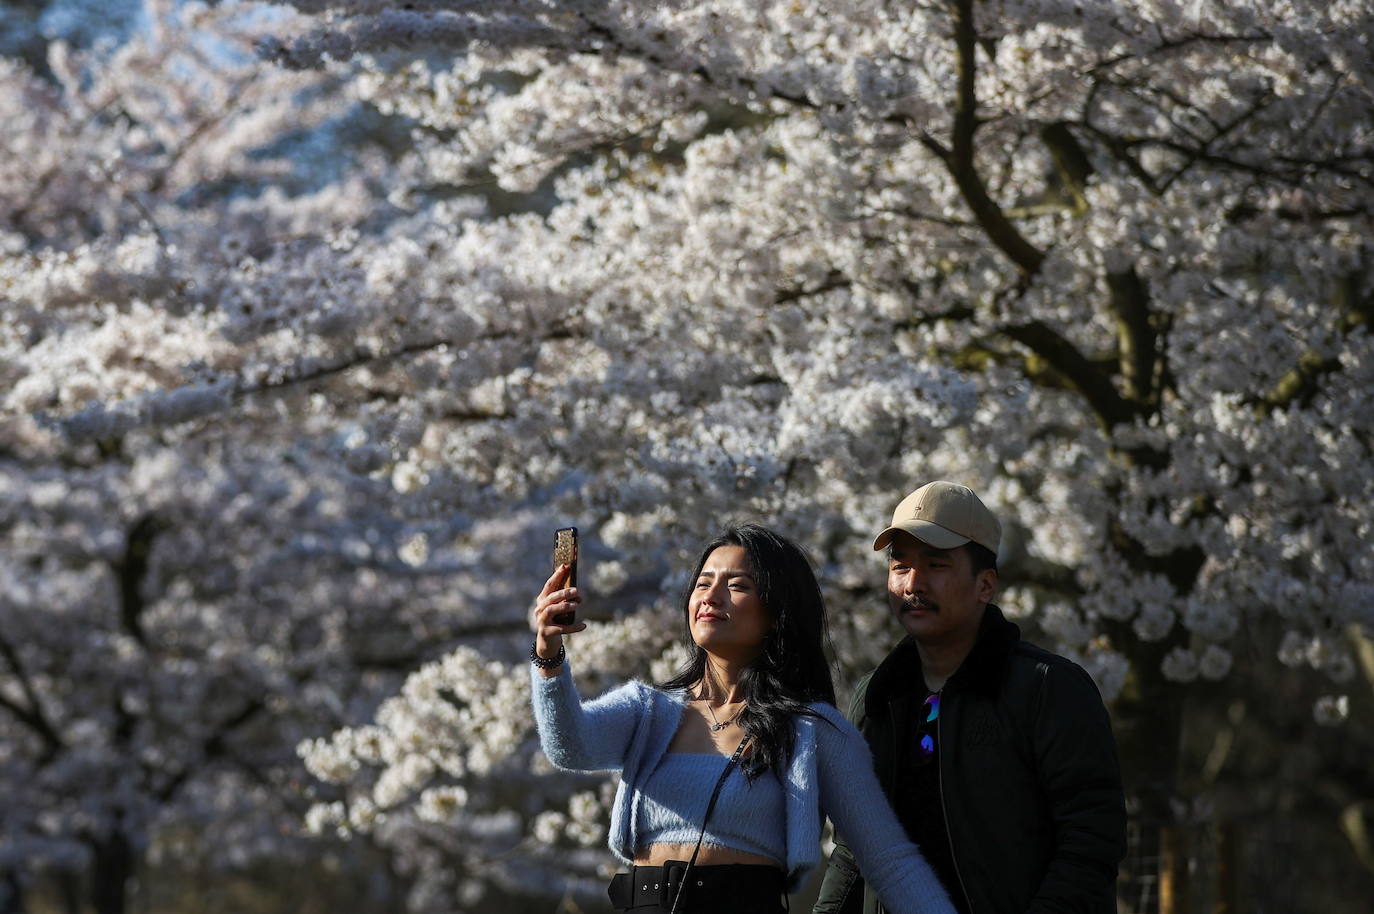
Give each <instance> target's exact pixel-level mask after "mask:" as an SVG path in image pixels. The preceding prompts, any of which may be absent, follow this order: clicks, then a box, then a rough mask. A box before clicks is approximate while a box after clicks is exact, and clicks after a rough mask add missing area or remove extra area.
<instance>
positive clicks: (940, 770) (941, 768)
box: [935, 714, 973, 914]
mask: <svg viewBox="0 0 1374 914" xmlns="http://www.w3.org/2000/svg"><path fill="white" fill-rule="evenodd" d="M943 718H944V715H943V714H941V715H940V716H939V717H937V718H935V745H936V746H938V747H940V757H939V758H938V759H936V762H937V763H938V764H936V766H935V774H936V778H935V781H936V786H937V788H938V789H939V791H940V814H941V815H943V816H944V819H945V840H946V841H948V842H949V859H950V862H952V863H953V864H954V877H955V878H956V879H958V880H959V891H960V892H962V893H963V895H964V904H966V905H968V914H973V900H972V899H970V898H969V897H968V888H967V887H966V886H965V885H964V874H963V873H961V872H959V855H958V854H956V853H955V852H954V832H952V831H951V830H950V827H949V806H948V805H946V803H945V751H944V745H945V737H944V733H943V732H942V731H941V723H942V721H943Z"/></svg>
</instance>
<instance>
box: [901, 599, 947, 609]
mask: <svg viewBox="0 0 1374 914" xmlns="http://www.w3.org/2000/svg"><path fill="white" fill-rule="evenodd" d="M914 609H923V610H925V611H926V612H929V613H937V612H939V611H940V604H939V603H936V602H934V601H932V600H927V599H926V598H925V597H912V598H910V599H908V600H903V601H902V612H907V611H908V610H914Z"/></svg>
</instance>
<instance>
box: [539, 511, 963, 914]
mask: <svg viewBox="0 0 1374 914" xmlns="http://www.w3.org/2000/svg"><path fill="white" fill-rule="evenodd" d="M567 572H568V568H567V566H560V567H559V568H558V569H556V570H555V572H554V574H553V576H552V577H550V578H549V579H548V581H547V582H545V584H544V589H543V590H542V591H541V592H540V594H539V598H538V601H537V602H536V604H535V615H534V625H535V631H536V637H535V643H534V648H533V650H532V652H531V660H532V661H533V663H534V667H533V676H534V690H533V695H534V698H533V701H534V712H535V719H536V721H537V723H538V726H539V738H540V741H541V743H542V745H543V748H544V753H545V754H546V755H547V756H548V757H549V759H550V760H551V761H552V762H553V763H554V764H555V765H557V766H559V767H560V768H565V769H569V770H576V771H602V770H606V771H621V772H622V780H621V783H620V788H619V790H618V791H617V793H616V798H615V804H614V808H613V811H612V816H611V824H610V829H609V838H610V846H611V850H613V851H614V852H615V854H616V856H617V857H619V858H620V859H621V860H623V861H624V862H626V863H627V864H633V865H632V867H631V870H630V872H629V873H628V874H624V873H622V874H620V875H618V876H616V877H615V878H614V879H613V880H612V881H611V886H610V895H611V901H612V903H613V904H614V905H615V907H616V909H617V910H621V911H659V910H663V911H677V912H678V914H689V912H698V914H702V912H709V914H746V912H747V914H774V912H779V911H782V910H784V907H783V905H784V897H783V896H784V895H785V894H786V893H787V892H788V891H793V890H795V889H797V888H799V887H800V886H801V884H802V882H803V881H804V879H805V877H806V874H807V873H808V871H809V870H810V869H811V868H812V867H814V866H815V865H816V863H817V861H818V857H819V852H820V839H821V825H822V821H823V816H825V815H829V816H830V818H831V819H832V820H833V821H834V823H835V827H836V829H837V830H838V831H839V832H841V833H842V834H843V835H844V836H845V838H846V839H847V840H848V842H849V845H850V848H851V849H852V850H853V852H854V856H855V857H856V858H857V861H858V863H859V866H860V868H861V869H862V871H863V874H864V878H865V879H866V880H867V881H868V882H869V883H870V884H871V885H873V886H874V887H875V888H876V889H877V891H878V894H879V896H880V897H881V899H882V901H883V904H884V905H885V906H886V907H887V909H888V910H889V911H892V912H894V914H953V911H954V909H953V907H952V906H951V905H950V902H949V899H948V896H947V895H946V894H945V892H944V890H943V889H942V888H941V886H940V883H939V880H938V879H937V878H936V876H935V874H934V873H933V872H932V871H931V869H930V867H929V866H928V865H927V864H926V861H925V860H924V858H922V857H921V855H920V852H919V851H918V850H917V849H916V846H915V845H914V844H912V843H911V842H910V841H909V840H908V839H907V837H906V834H905V832H904V831H903V830H902V827H901V825H899V824H898V822H897V819H896V817H895V816H894V815H893V813H892V810H891V809H890V808H889V807H888V804H887V800H886V798H885V797H884V796H883V794H882V791H881V789H880V788H879V786H878V781H877V778H876V776H875V775H874V773H873V763H872V759H871V758H870V756H869V754H868V747H867V745H866V744H865V743H864V740H863V737H862V736H860V735H859V732H858V731H857V730H856V729H854V727H853V726H851V725H850V724H849V722H848V721H846V720H845V719H844V717H843V716H842V715H841V714H840V712H839V711H837V710H836V709H835V705H834V702H835V690H834V686H833V684H832V682H831V678H830V668H829V666H828V664H827V662H826V659H825V654H824V651H823V647H822V645H823V642H824V639H825V606H824V603H823V601H822V598H821V592H820V587H819V586H818V585H817V583H816V578H815V575H814V574H813V573H812V571H811V565H810V563H809V562H808V561H807V559H806V556H805V554H804V553H803V552H802V551H801V549H800V548H799V547H798V546H796V545H795V544H794V543H792V542H791V541H789V540H787V539H785V538H784V537H781V536H779V535H778V534H776V533H773V532H772V531H770V530H768V529H766V528H764V527H761V526H758V525H756V524H746V525H742V526H738V527H730V528H728V529H727V530H726V531H725V532H724V533H722V534H721V535H720V536H719V537H717V538H716V539H714V540H712V541H711V542H710V543H708V544H707V545H706V547H705V548H704V549H703V550H702V553H701V558H700V559H699V560H698V562H697V567H696V568H695V569H694V574H693V576H692V578H691V580H690V583H689V585H688V592H687V595H686V598H685V600H684V601H683V609H684V611H685V613H686V621H687V631H688V635H689V636H690V638H691V641H692V644H693V648H692V657H691V660H690V661H689V662H688V664H687V665H686V667H685V668H684V669H683V671H682V672H681V673H679V674H678V675H677V676H676V677H675V678H673V679H671V680H669V681H668V682H666V683H663V684H662V685H660V686H658V687H651V686H647V685H644V684H643V683H639V682H630V683H627V684H626V685H623V686H621V687H620V688H617V689H614V690H612V691H611V692H608V693H607V694H606V695H603V696H602V697H601V698H598V699H596V700H595V701H590V702H586V703H584V702H583V701H582V699H581V698H580V697H579V696H578V694H577V689H576V687H575V686H574V685H573V680H572V673H571V670H570V668H569V667H570V664H569V663H568V662H567V659H566V651H565V649H564V647H563V636H564V635H567V634H571V633H573V632H579V631H582V630H583V629H585V628H586V625H585V624H584V623H580V622H575V623H572V624H566V625H563V624H558V623H556V622H554V619H555V618H556V617H560V616H562V614H564V613H569V612H572V611H575V610H576V609H577V606H578V604H579V603H580V602H581V597H580V595H579V593H578V591H577V589H576V588H575V587H572V588H567V587H564V581H565V579H566V577H567ZM565 619H566V617H565Z"/></svg>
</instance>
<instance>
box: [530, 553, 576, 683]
mask: <svg viewBox="0 0 1374 914" xmlns="http://www.w3.org/2000/svg"><path fill="white" fill-rule="evenodd" d="M567 580H568V566H567V565H559V566H558V567H557V568H555V569H554V570H553V574H551V575H550V576H549V579H548V580H547V581H545V582H544V589H543V590H541V591H539V598H538V599H536V600H535V601H534V618H533V627H534V650H535V653H537V654H538V655H539V656H540V657H543V658H544V659H546V660H552V659H553V658H554V657H557V656H558V649H559V648H560V647H562V646H563V636H564V635H571V634H573V633H574V632H580V631H582V630H583V629H585V628H586V627H587V623H585V622H574V623H572V624H571V625H560V624H558V623H557V622H555V621H554V617H556V616H560V615H562V614H563V613H567V612H575V611H576V610H577V607H578V606H579V605H580V604H581V603H582V594H581V593H579V592H578V590H577V588H576V587H564V586H563V585H564V583H565V582H566V581H567Z"/></svg>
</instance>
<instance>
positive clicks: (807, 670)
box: [659, 524, 835, 780]
mask: <svg viewBox="0 0 1374 914" xmlns="http://www.w3.org/2000/svg"><path fill="white" fill-rule="evenodd" d="M721 546H740V547H742V548H743V549H744V552H745V554H746V555H747V556H748V557H749V565H750V570H751V571H752V572H753V575H754V583H755V585H756V586H757V588H758V596H759V600H760V602H762V603H763V607H764V609H765V610H766V611H767V612H768V616H769V618H770V619H771V620H772V626H771V628H770V629H769V632H768V634H767V635H766V636H765V638H764V642H763V649H762V650H761V651H760V652H759V655H758V657H757V658H756V659H755V660H754V662H753V663H751V664H750V665H749V668H748V669H747V670H746V671H745V673H744V675H743V677H741V679H740V683H739V685H740V693H741V696H742V697H743V699H744V700H745V701H746V702H748V704H746V705H745V708H744V710H743V711H742V712H741V713H740V716H739V723H740V726H741V727H743V728H744V732H745V733H746V734H748V736H749V737H750V755H749V761H748V763H747V764H746V765H745V766H744V767H745V771H746V772H747V773H748V775H749V778H750V779H751V780H752V779H753V778H755V777H757V776H758V775H760V774H762V773H763V772H764V771H767V770H769V769H773V770H774V771H777V772H779V773H781V771H782V767H783V765H784V763H785V762H786V760H787V759H788V758H789V757H790V756H791V755H792V750H793V748H794V745H795V742H796V735H795V734H794V733H793V731H792V718H793V717H794V716H795V715H798V714H810V715H814V714H815V712H814V711H812V710H811V709H810V708H808V707H807V704H808V703H809V702H813V701H823V702H826V703H828V704H832V705H833V704H834V703H835V684H834V682H833V681H832V680H831V678H830V664H829V662H828V661H827V659H826V655H825V649H826V646H827V644H828V643H829V637H830V634H829V630H828V628H827V626H826V619H825V600H824V598H822V596H821V588H820V585H819V584H818V583H816V575H815V572H813V571H812V570H811V562H810V561H809V560H808V559H807V557H806V553H805V552H803V551H802V548H801V547H800V546H798V545H797V544H796V543H794V542H792V541H791V540H789V539H787V538H786V537H785V536H782V535H780V534H777V533H774V532H773V531H772V530H769V529H768V528H767V527H764V526H761V525H759V524H737V525H731V526H729V527H726V528H725V530H724V531H722V532H721V534H720V535H719V536H717V537H716V538H715V539H713V540H711V541H710V542H709V543H707V544H706V546H705V547H704V548H703V549H702V550H701V557H700V558H699V559H697V565H696V568H694V569H692V576H691V577H690V578H688V579H687V590H686V593H685V594H684V595H683V598H682V609H683V614H684V616H685V617H686V621H687V642H688V644H689V646H690V648H691V651H692V656H691V659H690V660H688V661H687V665H686V666H685V667H683V668H682V670H681V671H680V672H679V673H678V674H677V675H676V676H674V677H673V678H672V679H669V680H668V681H667V682H664V683H660V684H659V687H660V688H662V689H673V690H677V689H683V690H686V689H693V688H696V687H697V686H698V685H700V684H702V683H704V681H705V677H706V660H707V657H706V651H705V650H703V649H702V648H701V647H700V646H699V645H697V644H696V642H694V641H693V640H692V628H691V617H690V612H689V610H688V604H689V602H690V600H691V597H692V589H693V586H694V585H695V583H696V580H697V577H698V576H699V575H700V574H701V569H702V568H703V567H704V566H705V565H706V559H707V558H708V557H709V556H710V555H711V553H712V552H715V551H716V550H717V549H719V548H720V547H721Z"/></svg>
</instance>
